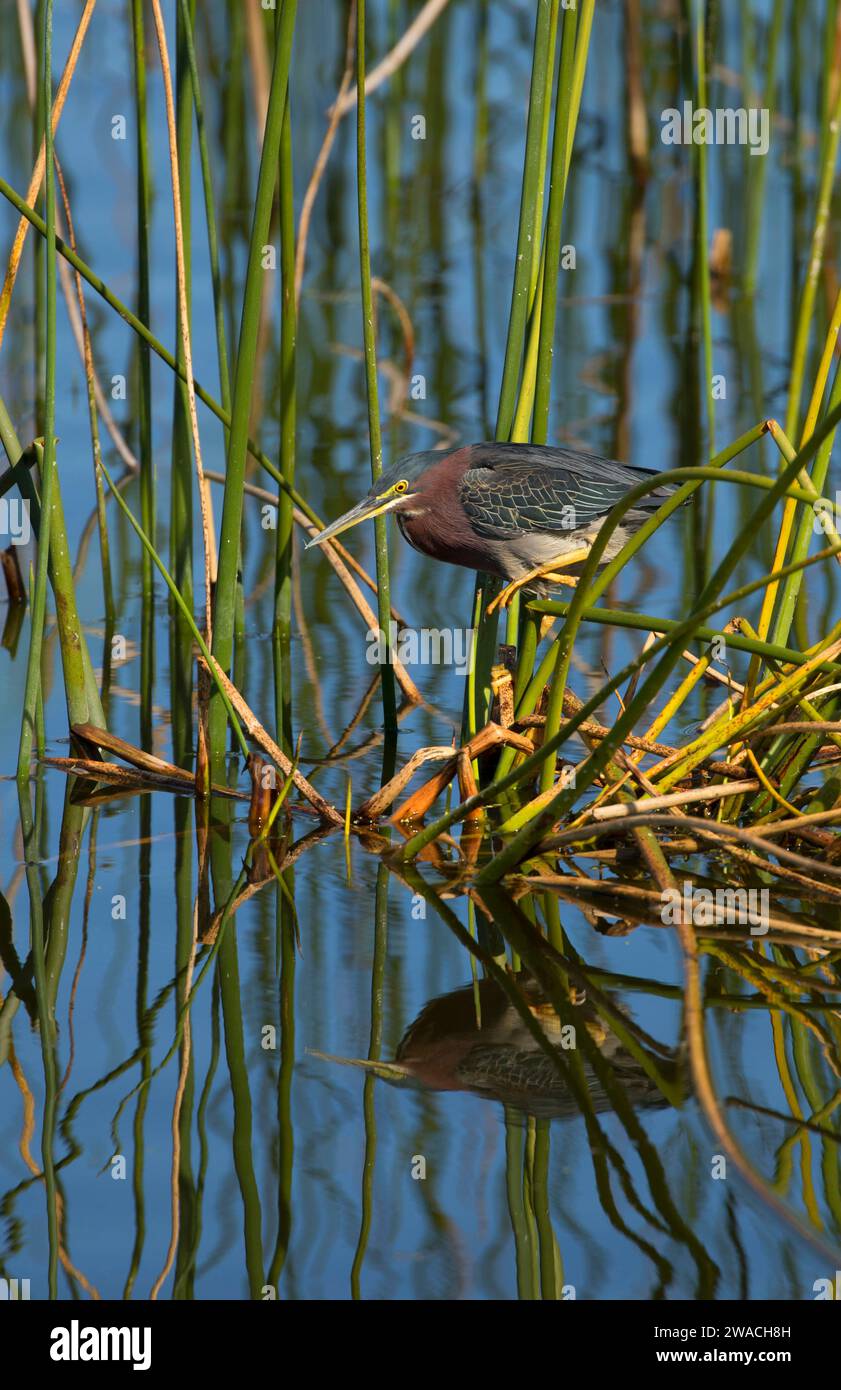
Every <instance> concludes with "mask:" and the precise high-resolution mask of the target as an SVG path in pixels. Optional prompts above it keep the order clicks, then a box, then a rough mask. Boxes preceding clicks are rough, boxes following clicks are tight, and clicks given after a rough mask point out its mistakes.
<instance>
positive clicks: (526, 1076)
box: [314, 975, 683, 1119]
mask: <svg viewBox="0 0 841 1390" xmlns="http://www.w3.org/2000/svg"><path fill="white" fill-rule="evenodd" d="M510 990H511V991H516V992H517V993H518V994H519V995H520V1002H521V1008H520V1009H517V1008H515V1006H514V1003H513V1002H512V999H511V997H510V993H509V992H503V990H502V988H501V987H500V986H499V985H498V984H497V983H496V981H495V980H488V979H485V980H479V981H478V982H477V983H476V985H468V986H467V988H466V989H459V990H455V991H453V992H452V993H451V994H445V995H442V996H441V997H440V998H438V999H433V1000H431V1001H430V1002H429V1003H428V1004H426V1005H425V1007H424V1008H423V1010H422V1012H421V1013H420V1014H419V1015H418V1017H417V1018H416V1019H415V1021H414V1023H412V1024H411V1025H410V1027H409V1028H408V1029H407V1031H406V1033H405V1034H404V1035H403V1038H402V1040H401V1042H400V1045H399V1046H398V1048H397V1052H396V1055H395V1058H394V1060H393V1061H376V1062H370V1061H365V1060H362V1059H357V1058H348V1057H334V1056H331V1055H330V1054H328V1053H323V1052H316V1053H315V1054H314V1055H315V1056H316V1057H320V1058H321V1059H322V1060H325V1061H331V1062H342V1063H344V1064H345V1065H348V1066H356V1067H360V1068H361V1069H363V1070H365V1071H367V1072H369V1073H370V1072H373V1073H374V1075H376V1076H379V1077H381V1078H382V1079H383V1080H384V1081H390V1082H391V1083H392V1084H393V1085H395V1086H407V1087H408V1086H414V1087H420V1088H424V1089H427V1090H432V1091H470V1092H472V1093H473V1094H474V1095H480V1096H483V1097H484V1098H486V1099H489V1100H497V1101H501V1102H502V1103H503V1104H505V1105H510V1106H513V1108H514V1109H515V1110H519V1111H521V1112H523V1113H525V1114H527V1115H534V1116H536V1117H538V1118H546V1119H551V1118H559V1119H560V1118H566V1117H569V1116H573V1115H577V1114H580V1112H581V1102H580V1100H576V1096H575V1092H574V1091H573V1090H572V1089H571V1088H570V1084H569V1080H568V1068H569V1060H570V1056H571V1053H570V1051H569V1048H570V1046H571V1045H573V1046H574V1045H575V1042H574V1035H573V1037H571V1036H570V1034H569V1033H566V1034H565V1032H564V1021H562V1019H561V1018H560V1017H559V1015H558V1014H557V1013H556V1011H555V1009H554V1007H553V1005H552V1004H551V1003H550V1002H549V1000H548V999H547V998H546V996H545V994H544V992H543V990H542V989H541V988H540V986H539V985H538V984H537V983H536V982H535V981H533V980H530V979H527V978H525V977H524V976H522V975H521V976H518V977H512V979H511V981H510ZM477 996H478V1012H477ZM526 1010H527V1011H528V1014H529V1015H531V1024H530V1025H529V1024H527V1023H526V1021H525V1015H526ZM616 1013H617V1015H618V1016H619V1017H621V1018H622V1021H623V1023H624V1025H625V1037H626V1038H627V1037H629V1036H630V1037H631V1038H632V1039H633V1040H634V1041H635V1042H636V1043H637V1048H638V1051H637V1055H636V1056H634V1055H632V1054H631V1052H630V1051H629V1050H628V1048H627V1046H626V1045H625V1043H623V1042H622V1041H620V1039H619V1037H618V1036H617V1034H616V1033H614V1032H613V1031H612V1029H611V1028H610V1027H608V1026H607V1024H606V1023H605V1022H604V1020H603V1019H602V1018H601V1016H600V1014H599V1013H598V1011H597V1010H596V1009H595V1008H594V1007H593V1005H592V1004H589V1003H587V1002H582V1003H581V1004H579V1005H576V1006H574V1007H571V1009H570V1014H569V1019H568V1020H566V1023H567V1027H568V1025H569V1020H574V1023H573V1027H575V1028H580V1029H581V1030H582V1031H583V1030H584V1029H586V1030H587V1033H588V1035H589V1038H590V1042H591V1046H589V1047H584V1046H582V1045H581V1043H580V1042H579V1046H580V1048H581V1050H580V1052H579V1053H578V1055H579V1057H581V1065H582V1068H583V1076H582V1080H583V1081H584V1083H585V1085H586V1087H587V1092H588V1105H589V1106H590V1107H591V1108H592V1109H593V1110H595V1111H597V1112H599V1111H604V1110H609V1109H611V1108H612V1107H613V1106H614V1104H615V1096H616V1094H617V1092H622V1093H623V1095H624V1098H625V1100H626V1101H627V1102H629V1103H630V1104H631V1105H633V1106H641V1107H645V1108H649V1107H658V1108H659V1107H661V1106H664V1105H666V1104H667V1103H668V1102H667V1099H666V1096H665V1095H664V1094H663V1091H662V1090H661V1088H660V1087H659V1086H658V1085H657V1082H656V1081H655V1080H654V1079H653V1078H652V1076H651V1074H650V1070H653V1067H652V1068H648V1067H646V1062H645V1061H644V1060H641V1058H645V1059H648V1060H649V1061H650V1062H651V1063H653V1064H654V1066H656V1068H657V1069H658V1070H659V1071H660V1073H661V1075H666V1076H668V1077H669V1079H671V1080H675V1081H676V1080H677V1079H678V1077H680V1076H682V1073H683V1063H682V1060H681V1059H680V1057H679V1056H678V1055H677V1054H675V1053H674V1052H672V1050H671V1049H669V1048H668V1047H665V1046H661V1044H660V1043H658V1042H657V1041H656V1040H654V1039H652V1038H651V1037H649V1036H648V1035H643V1034H642V1033H641V1032H640V1030H639V1028H638V1027H637V1025H636V1024H635V1023H634V1022H633V1020H632V1019H630V1018H628V1017H627V1015H624V1014H623V1013H622V1011H621V1010H619V1009H617V1010H616ZM479 1018H481V1027H480V1026H479V1022H478V1020H479ZM541 1033H542V1035H543V1042H542V1043H541V1040H540V1034H541ZM547 1043H548V1047H547V1046H546V1044H547ZM553 1052H555V1053H556V1057H555V1058H553V1055H552V1054H553ZM596 1054H598V1056H599V1057H600V1058H601V1064H600V1069H599V1070H598V1071H596V1070H595V1067H594V1058H595V1056H596Z"/></svg>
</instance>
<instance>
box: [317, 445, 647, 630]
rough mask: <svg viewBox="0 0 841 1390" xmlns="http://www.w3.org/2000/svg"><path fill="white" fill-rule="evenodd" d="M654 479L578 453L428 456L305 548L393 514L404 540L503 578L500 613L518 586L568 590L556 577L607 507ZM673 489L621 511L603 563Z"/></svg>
mask: <svg viewBox="0 0 841 1390" xmlns="http://www.w3.org/2000/svg"><path fill="white" fill-rule="evenodd" d="M652 477H656V472H655V471H654V470H652V469H649V468H632V467H630V466H629V465H627V464H622V463H614V462H612V461H611V460H609V459H603V458H599V456H598V455H597V454H590V453H586V452H584V451H582V450H580V449H566V448H550V447H548V446H545V445H537V444H500V443H485V444H465V445H462V446H460V447H459V448H457V449H449V450H447V452H446V453H444V452H440V451H437V450H426V451H425V452H423V453H419V454H407V455H406V456H405V457H404V458H401V459H398V461H397V463H395V464H394V466H393V468H390V469H389V470H388V471H387V472H385V473H383V474H381V476H380V477H379V478H378V479H377V481H376V483H374V485H373V487H372V488H371V489H370V490H369V492H368V494H367V495H366V496H365V497H363V499H362V501H361V502H358V503H357V505H356V506H355V507H351V509H350V511H347V512H345V513H344V515H343V516H340V517H339V518H338V520H337V521H334V522H333V523H332V525H331V526H327V527H325V529H324V530H323V531H322V532H321V533H320V534H319V535H318V536H316V537H314V539H313V540H311V541H310V542H309V544H310V545H321V544H322V543H323V542H324V541H329V540H330V539H331V538H332V537H333V536H338V535H339V534H340V533H341V532H342V531H347V530H348V528H349V527H351V526H355V525H356V524H357V523H358V522H360V521H367V520H369V519H370V518H371V517H375V516H381V515H382V514H383V513H384V512H394V514H395V516H396V518H397V524H398V526H399V527H400V530H401V532H402V534H403V536H404V538H405V539H406V540H407V541H408V542H409V544H410V545H413V546H414V547H415V549H416V550H420V551H422V553H423V554H424V555H430V556H432V558H433V559H434V560H446V561H448V562H449V563H450V564H451V565H464V566H466V567H467V568H468V569H473V570H484V571H486V572H487V573H489V574H495V575H498V576H499V577H500V579H503V580H505V582H506V588H505V589H503V591H502V593H501V594H499V595H498V597H497V599H496V600H495V601H494V606H495V605H500V606H505V604H507V603H509V602H510V600H511V599H512V598H513V596H514V594H515V593H516V592H517V590H518V589H521V588H524V587H528V588H530V589H533V590H536V591H537V592H538V593H541V594H542V593H544V592H545V584H546V583H550V584H574V583H575V582H576V581H575V580H574V579H571V578H570V577H569V576H566V575H562V574H559V573H558V571H559V570H560V569H567V568H568V567H569V566H570V565H576V564H579V563H580V562H581V561H582V560H584V559H586V557H587V555H588V553H589V550H590V547H591V546H592V544H593V541H594V540H595V538H596V536H597V535H598V533H599V530H600V529H601V526H602V523H603V522H604V520H605V517H606V516H607V514H608V512H609V511H610V510H611V508H612V507H613V506H615V504H616V503H617V502H619V501H620V500H621V499H622V498H623V497H624V496H625V495H626V493H627V492H629V491H630V489H631V488H632V487H634V486H635V485H636V484H637V483H639V482H641V481H642V480H643V479H644V478H652ZM673 491H674V489H673V488H670V487H660V488H656V489H654V490H653V491H652V492H650V493H648V494H646V496H644V497H641V498H640V499H639V501H638V502H637V503H636V504H635V506H634V507H633V508H631V510H630V511H628V512H626V513H625V515H624V517H623V518H622V521H621V524H620V525H619V526H618V527H617V528H616V530H615V531H614V532H613V535H612V536H611V537H610V540H609V541H608V544H607V546H606V548H605V551H604V554H603V556H602V563H603V564H604V563H606V562H607V561H608V560H611V559H612V558H613V556H614V555H616V554H618V552H619V551H620V550H621V548H622V546H623V545H624V544H625V541H626V540H627V539H628V537H629V536H631V535H633V533H634V532H635V531H637V530H638V529H639V527H640V526H642V524H643V522H644V521H645V520H646V518H647V517H648V516H649V515H650V514H651V513H652V512H653V511H656V509H657V508H658V507H659V506H660V504H661V503H662V501H663V499H664V497H666V496H668V494H669V493H671V492H673Z"/></svg>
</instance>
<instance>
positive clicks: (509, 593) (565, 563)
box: [488, 546, 590, 613]
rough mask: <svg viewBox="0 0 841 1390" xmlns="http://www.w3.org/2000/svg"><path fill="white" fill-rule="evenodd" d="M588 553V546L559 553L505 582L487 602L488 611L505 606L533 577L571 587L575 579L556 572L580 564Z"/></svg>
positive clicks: (575, 581) (491, 611) (531, 582)
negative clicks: (543, 563) (502, 587)
mask: <svg viewBox="0 0 841 1390" xmlns="http://www.w3.org/2000/svg"><path fill="white" fill-rule="evenodd" d="M589 554H590V550H589V547H585V546H582V547H580V549H578V550H571V551H570V552H569V554H567V555H559V556H558V557H557V559H555V560H550V561H549V563H548V564H545V565H538V566H537V567H536V569H533V570H529V572H528V574H524V575H523V576H522V578H521V579H513V580H512V581H511V583H510V584H506V586H505V588H504V589H501V590H500V592H499V593H498V594H497V596H496V598H494V599H491V601H490V603H489V604H488V612H489V613H493V612H495V611H496V609H497V608H507V607H508V605H509V603H510V602H511V600H512V598H513V597H514V595H515V594H516V593H519V591H520V589H527V588H528V586H529V584H533V583H534V581H535V579H545V580H546V581H547V582H548V583H549V584H569V585H570V586H571V587H572V588H574V587H575V585H576V584H577V582H578V581H577V580H576V579H573V578H571V576H570V575H568V574H558V573H557V571H558V570H560V569H567V568H568V567H569V566H570V565H580V564H581V562H582V560H586V559H587V556H588V555H589Z"/></svg>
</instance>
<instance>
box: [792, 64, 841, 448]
mask: <svg viewBox="0 0 841 1390" xmlns="http://www.w3.org/2000/svg"><path fill="white" fill-rule="evenodd" d="M827 115H828V116H829V119H828V122H827V124H826V125H825V128H824V130H823V131H822V145H821V171H820V181H819V184H818V201H817V206H816V208H815V223H814V227H813V229H812V244H811V246H810V247H809V255H808V257H807V260H806V280H805V283H804V285H803V293H802V295H801V297H800V307H799V310H798V314H797V324H796V327H795V331H794V346H793V348H792V355H791V379H790V382H789V396H788V408H787V410H786V434H787V435H788V437H789V439H793V438H794V436H795V434H796V433H797V425H798V421H799V419H800V397H801V395H802V393H803V378H804V375H805V372H806V357H807V354H808V349H809V334H810V332H811V329H812V324H813V322H814V317H815V299H816V296H817V292H818V277H819V276H820V273H821V269H822V267H823V256H824V249H825V246H826V234H827V230H828V227H829V214H830V209H831V203H832V189H833V184H834V181H835V165H836V163H837V160H838V141H839V138H841V82H839V84H838V91H837V93H836V97H835V105H834V107H833V109H832V111H831V112H828V113H827Z"/></svg>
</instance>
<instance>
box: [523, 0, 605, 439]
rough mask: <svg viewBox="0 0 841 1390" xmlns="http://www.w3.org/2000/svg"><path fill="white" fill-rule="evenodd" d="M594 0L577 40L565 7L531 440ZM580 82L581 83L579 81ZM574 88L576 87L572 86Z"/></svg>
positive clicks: (540, 405) (536, 428) (544, 385)
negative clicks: (579, 82) (576, 102)
mask: <svg viewBox="0 0 841 1390" xmlns="http://www.w3.org/2000/svg"><path fill="white" fill-rule="evenodd" d="M594 9H595V0H585V4H584V9H583V11H582V18H581V34H580V43H576V29H577V25H578V11H577V10H574V9H573V10H564V25H563V36H562V45H561V61H560V64H559V67H558V89H557V92H556V95H555V130H554V135H553V139H552V174H551V179H550V184H549V210H548V213H547V216H546V249H545V262H544V273H543V294H542V299H541V309H540V337H539V340H538V348H537V365H536V382H535V396H534V419H533V421H532V436H531V437H532V440H533V442H534V443H535V444H545V443H546V440H547V438H548V434H549V403H550V397H551V391H552V360H553V355H554V343H555V322H556V317H557V307H558V268H559V265H560V258H561V224H562V219H563V211H564V197H565V194H566V185H567V172H568V170H569V159H568V157H567V156H568V153H569V154H571V152H572V142H573V140H574V138H575V127H576V124H577V121H578V108H577V106H576V107H575V109H573V105H574V91H575V90H576V80H575V69H576V66H577V65H578V62H579V54H581V55H582V57H581V62H582V70H583V67H584V66H586V62H587V51H588V47H589V41H590V29H591V26H592V22H593V10H594ZM582 85H583V84H582ZM577 90H578V93H579V100H580V92H581V88H580V87H578V88H577Z"/></svg>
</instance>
